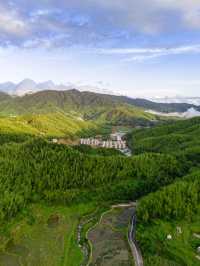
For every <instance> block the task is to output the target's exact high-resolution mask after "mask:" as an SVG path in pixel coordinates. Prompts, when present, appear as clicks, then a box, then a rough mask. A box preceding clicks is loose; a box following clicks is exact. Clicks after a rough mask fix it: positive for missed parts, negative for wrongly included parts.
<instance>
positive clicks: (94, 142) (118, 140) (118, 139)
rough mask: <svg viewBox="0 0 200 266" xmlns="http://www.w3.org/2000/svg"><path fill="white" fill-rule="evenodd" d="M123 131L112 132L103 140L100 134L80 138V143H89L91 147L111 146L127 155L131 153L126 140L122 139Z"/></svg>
mask: <svg viewBox="0 0 200 266" xmlns="http://www.w3.org/2000/svg"><path fill="white" fill-rule="evenodd" d="M124 135H125V134H124V133H120V132H118V133H114V134H110V139H107V140H104V139H102V137H101V136H96V137H95V138H81V139H80V144H81V145H89V146H91V147H101V148H112V149H116V150H120V151H121V152H122V153H124V154H125V155H127V156H130V155H131V151H130V150H129V148H128V146H127V143H126V140H124V139H123V136H124Z"/></svg>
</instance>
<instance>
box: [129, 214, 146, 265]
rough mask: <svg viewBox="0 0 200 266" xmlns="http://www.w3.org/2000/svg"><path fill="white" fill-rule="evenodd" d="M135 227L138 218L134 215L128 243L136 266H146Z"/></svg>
mask: <svg viewBox="0 0 200 266" xmlns="http://www.w3.org/2000/svg"><path fill="white" fill-rule="evenodd" d="M135 226H136V216H135V213H134V214H133V217H132V221H131V228H130V230H129V232H128V242H129V245H130V248H131V252H132V254H133V257H134V260H135V266H144V263H143V259H142V254H141V252H140V249H139V247H138V245H137V243H136V241H135Z"/></svg>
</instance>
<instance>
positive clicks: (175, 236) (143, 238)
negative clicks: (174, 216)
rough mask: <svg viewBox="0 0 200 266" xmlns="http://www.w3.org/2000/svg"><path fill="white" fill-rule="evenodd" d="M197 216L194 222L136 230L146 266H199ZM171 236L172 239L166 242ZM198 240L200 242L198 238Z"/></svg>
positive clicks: (158, 224) (163, 223)
mask: <svg viewBox="0 0 200 266" xmlns="http://www.w3.org/2000/svg"><path fill="white" fill-rule="evenodd" d="M199 221H200V216H199V215H198V216H196V217H193V221H191V222H188V221H187V220H181V221H176V222H175V221H174V222H169V221H163V220H157V221H156V222H155V223H154V224H152V225H149V226H145V227H144V226H140V225H138V228H137V239H138V240H139V244H140V247H141V249H142V255H143V257H144V261H145V266H161V265H162V266H199V265H200V257H199V258H198V256H200V254H198V252H197V247H198V246H200V223H199ZM168 235H171V237H172V239H171V240H170V239H167V236H168ZM198 236H199V238H198Z"/></svg>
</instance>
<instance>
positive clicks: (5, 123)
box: [0, 112, 96, 137]
mask: <svg viewBox="0 0 200 266" xmlns="http://www.w3.org/2000/svg"><path fill="white" fill-rule="evenodd" d="M92 128H93V129H95V128H96V126H95V125H94V123H93V124H92V123H90V122H89V121H83V119H82V118H81V117H79V116H78V114H76V115H75V114H74V115H71V114H65V113H63V112H62V113H61V112H55V113H48V114H37V115H31V114H30V115H23V116H16V117H15V116H14V117H3V118H0V133H15V134H20V133H21V134H22V133H23V134H31V135H37V136H43V137H50V136H57V137H64V136H73V135H78V134H79V132H81V131H84V130H85V131H87V130H88V131H89V130H90V129H92Z"/></svg>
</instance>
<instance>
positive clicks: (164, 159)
mask: <svg viewBox="0 0 200 266" xmlns="http://www.w3.org/2000/svg"><path fill="white" fill-rule="evenodd" d="M10 140H11V142H9V143H6V144H4V145H2V146H1V147H0V165H1V167H0V171H1V174H0V184H1V185H0V188H1V193H0V195H1V196H0V197H1V205H0V208H1V219H2V220H4V219H5V218H6V219H7V218H8V217H12V216H14V215H15V214H16V213H17V212H18V211H19V210H20V209H22V208H23V207H25V206H26V205H27V204H28V203H29V202H33V201H34V202H35V201H36V202H37V201H40V200H45V201H47V202H57V203H58V202H60V203H62V202H65V203H66V202H67V203H72V202H77V201H84V200H87V199H90V200H91V198H92V197H93V196H94V197H95V198H97V200H100V199H102V198H104V199H106V197H107V199H109V200H116V199H121V200H123V199H135V198H137V197H139V196H141V195H144V194H146V193H148V192H150V191H155V190H156V189H158V188H159V187H160V186H164V185H167V184H170V183H172V182H173V181H174V179H176V178H177V177H180V176H183V175H184V174H185V173H187V172H188V170H189V167H190V163H189V162H188V163H184V164H182V159H183V158H180V159H178V158H176V157H175V156H171V155H161V154H151V153H150V154H143V155H138V156H135V157H130V158H127V157H124V156H118V155H112V156H102V155H101V156H100V155H95V156H94V155H88V154H86V153H83V152H80V151H78V150H77V148H75V149H73V148H70V147H67V146H65V145H56V144H53V143H49V142H48V141H46V140H43V139H41V138H38V139H30V140H26V141H25V142H22V143H14V142H13V137H11V139H10ZM17 140H18V139H17ZM105 191H108V192H109V193H105ZM96 192H98V193H96Z"/></svg>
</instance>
